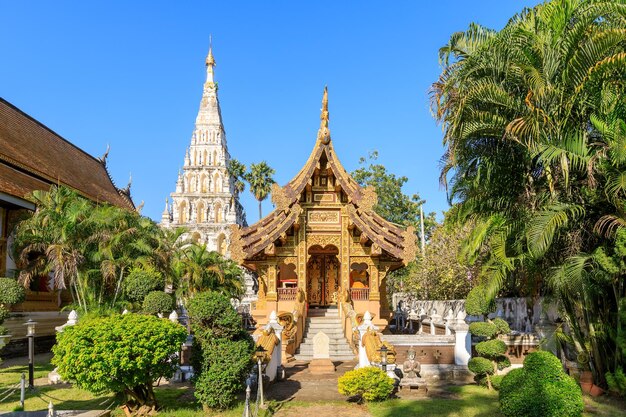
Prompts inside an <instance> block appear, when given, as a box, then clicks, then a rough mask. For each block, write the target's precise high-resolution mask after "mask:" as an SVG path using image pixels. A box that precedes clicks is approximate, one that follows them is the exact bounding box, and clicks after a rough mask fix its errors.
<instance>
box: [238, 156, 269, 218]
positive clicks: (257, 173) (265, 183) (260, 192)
mask: <svg viewBox="0 0 626 417" xmlns="http://www.w3.org/2000/svg"><path fill="white" fill-rule="evenodd" d="M275 173H276V171H274V169H273V168H271V167H270V166H269V165H267V163H266V162H265V161H262V162H259V163H258V164H251V165H250V171H249V172H247V173H246V174H245V176H244V178H245V180H246V181H248V184H249V185H250V192H251V193H252V195H253V196H254V198H256V200H257V201H258V202H259V219H261V218H263V211H262V208H261V203H262V202H263V200H265V199H266V198H267V196H268V195H269V194H270V192H271V191H272V184H274V183H275V182H276V181H274V178H273V177H272V176H273V175H274V174H275Z"/></svg>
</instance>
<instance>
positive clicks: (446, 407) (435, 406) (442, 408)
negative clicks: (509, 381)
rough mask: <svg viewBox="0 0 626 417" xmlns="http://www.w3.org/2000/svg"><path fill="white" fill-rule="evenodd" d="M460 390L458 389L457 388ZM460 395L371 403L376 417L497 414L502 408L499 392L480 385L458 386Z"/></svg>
mask: <svg viewBox="0 0 626 417" xmlns="http://www.w3.org/2000/svg"><path fill="white" fill-rule="evenodd" d="M454 391H456V390H454ZM458 392H459V394H460V398H459V399H451V398H425V399H419V400H400V399H398V400H390V401H386V402H383V403H378V404H369V410H370V412H371V413H372V415H373V416H375V417H421V416H428V417H452V416H454V417H457V416H458V417H460V416H463V417H495V416H501V414H500V412H499V403H498V394H497V393H496V392H489V391H487V390H486V389H484V388H480V387H476V386H467V387H462V388H461V389H460V390H458Z"/></svg>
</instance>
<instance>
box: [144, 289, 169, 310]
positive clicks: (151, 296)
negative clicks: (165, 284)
mask: <svg viewBox="0 0 626 417" xmlns="http://www.w3.org/2000/svg"><path fill="white" fill-rule="evenodd" d="M172 310H174V297H172V295H171V294H168V293H166V292H163V291H152V292H151V293H148V295H146V298H144V300H143V311H144V312H145V313H148V314H155V315H156V314H162V315H166V314H169V313H171V312H172Z"/></svg>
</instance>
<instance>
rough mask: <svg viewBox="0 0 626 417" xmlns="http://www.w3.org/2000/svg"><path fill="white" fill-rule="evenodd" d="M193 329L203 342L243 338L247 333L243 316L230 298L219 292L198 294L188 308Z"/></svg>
mask: <svg viewBox="0 0 626 417" xmlns="http://www.w3.org/2000/svg"><path fill="white" fill-rule="evenodd" d="M187 311H188V313H189V320H190V321H191V328H192V329H193V331H194V334H195V335H196V337H198V338H199V339H200V340H201V341H205V340H207V341H208V340H211V339H215V338H218V339H219V338H227V339H233V338H241V337H242V333H246V334H247V332H246V331H245V329H244V328H243V326H242V320H241V316H240V315H239V313H237V311H235V309H234V308H233V306H232V304H231V303H230V300H229V298H228V297H226V296H225V295H224V294H220V293H218V292H213V291H207V292H201V293H199V294H196V295H195V296H194V297H193V298H192V299H191V300H190V301H189V305H188V306H187Z"/></svg>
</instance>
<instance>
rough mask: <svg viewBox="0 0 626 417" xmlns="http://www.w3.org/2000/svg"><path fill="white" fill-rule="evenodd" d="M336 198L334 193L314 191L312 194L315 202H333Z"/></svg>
mask: <svg viewBox="0 0 626 417" xmlns="http://www.w3.org/2000/svg"><path fill="white" fill-rule="evenodd" d="M335 200H336V195H335V193H315V194H313V202H315V203H334V202H335Z"/></svg>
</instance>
